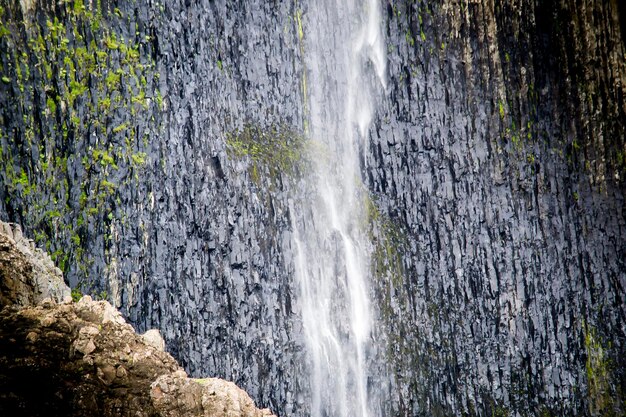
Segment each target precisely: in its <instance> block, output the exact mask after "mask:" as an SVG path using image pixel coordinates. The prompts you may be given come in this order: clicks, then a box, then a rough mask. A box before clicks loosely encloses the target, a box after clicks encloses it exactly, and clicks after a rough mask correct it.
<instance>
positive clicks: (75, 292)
mask: <svg viewBox="0 0 626 417" xmlns="http://www.w3.org/2000/svg"><path fill="white" fill-rule="evenodd" d="M81 298H83V293H82V292H81V291H80V288H72V301H74V302H75V303H77V302H79V301H80V299H81Z"/></svg>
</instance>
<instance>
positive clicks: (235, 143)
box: [226, 125, 308, 180]
mask: <svg viewBox="0 0 626 417" xmlns="http://www.w3.org/2000/svg"><path fill="white" fill-rule="evenodd" d="M226 145H227V152H228V154H229V155H230V156H231V157H234V158H244V157H247V158H249V159H250V161H251V166H250V169H251V172H253V173H254V174H253V175H252V177H257V178H259V177H260V173H261V172H263V173H266V174H267V175H269V179H271V180H275V179H277V178H278V177H279V176H281V175H286V176H287V177H297V176H299V175H300V174H301V173H302V172H303V171H304V170H305V169H306V167H307V158H306V155H307V152H308V145H307V141H306V139H305V138H304V136H303V135H301V134H299V133H298V132H296V131H294V130H293V129H290V128H288V127H286V126H272V127H270V128H268V129H262V128H260V127H258V126H255V125H246V126H245V127H244V128H243V129H242V130H239V131H235V132H231V133H229V134H228V135H227V137H226Z"/></svg>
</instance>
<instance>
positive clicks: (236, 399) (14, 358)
mask: <svg viewBox="0 0 626 417" xmlns="http://www.w3.org/2000/svg"><path fill="white" fill-rule="evenodd" d="M0 226H4V225H2V224H0ZM5 230H6V229H0V242H1V244H2V246H1V247H0V251H1V252H0V254H1V256H2V262H1V263H0V273H1V277H2V283H3V284H11V283H13V281H16V282H20V283H21V284H23V286H21V287H20V286H16V285H14V286H10V289H11V291H4V290H5V289H6V288H9V286H8V285H4V288H3V293H2V296H3V298H2V300H3V302H4V308H3V309H2V311H0V415H6V416H86V415H90V416H167V417H178V416H180V417H183V416H185V417H187V416H198V417H200V416H229V417H261V416H271V413H270V412H269V410H259V409H257V408H256V407H255V405H254V402H253V401H252V400H251V399H250V397H249V396H248V395H247V394H246V393H245V392H244V391H243V390H241V389H240V388H238V387H237V386H236V385H235V384H233V383H230V382H226V381H224V380H220V379H216V378H209V379H206V380H195V379H191V378H188V377H187V374H186V373H185V372H184V371H183V370H182V368H181V367H180V366H179V365H178V364H177V363H176V361H175V360H174V359H173V358H172V356H171V355H169V354H168V353H166V352H165V351H164V350H163V346H164V344H163V340H162V339H161V338H160V336H159V334H158V332H157V331H154V330H152V331H149V332H147V333H146V334H145V335H138V334H137V333H135V331H134V329H133V327H132V326H131V325H130V324H128V323H126V321H125V320H124V318H123V317H122V316H121V314H120V313H119V312H118V311H117V310H116V309H115V308H113V307H112V306H111V304H109V303H108V302H107V301H94V300H93V299H92V298H91V297H90V296H84V297H82V298H81V299H80V301H78V302H72V300H71V298H69V299H67V297H64V298H63V300H62V301H63V302H62V303H59V302H57V301H55V300H54V299H53V297H48V298H46V299H45V300H42V301H40V302H38V303H35V302H34V301H33V300H35V299H37V297H35V296H33V294H31V292H33V288H39V287H35V286H34V285H33V282H32V281H33V280H41V279H43V278H45V274H43V273H42V275H40V276H37V277H36V278H35V277H34V276H33V275H32V271H33V270H37V268H40V266H37V264H38V263H40V262H41V259H44V260H45V259H47V260H48V261H49V259H48V258H46V257H45V256H42V252H41V251H34V252H35V253H37V254H38V256H32V255H28V254H26V251H25V249H24V248H23V247H20V246H19V245H17V244H16V243H15V241H14V240H13V239H12V238H10V237H9V236H7V234H6V233H5ZM15 231H16V228H15V227H13V229H12V232H13V236H16V233H15ZM19 241H20V240H19V237H18V242H19ZM29 247H30V246H29ZM30 249H31V251H32V247H30ZM45 263H46V264H47V261H46V262H45ZM11 278H15V279H14V280H13V281H11ZM22 279H23V281H22ZM48 279H49V280H50V281H54V282H55V283H56V286H55V288H57V289H59V288H60V287H61V286H63V285H64V284H63V281H62V276H61V275H60V274H55V275H54V276H51V277H48ZM58 279H60V280H61V281H60V282H59V281H58ZM22 291H23V292H22ZM68 291H69V289H68V288H67V286H65V288H64V289H63V290H62V291H60V292H58V293H59V294H63V293H65V292H68ZM34 293H35V294H37V295H40V294H41V293H40V292H39V291H37V290H34ZM35 304H38V305H35Z"/></svg>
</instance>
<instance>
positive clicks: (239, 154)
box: [0, 0, 626, 415]
mask: <svg viewBox="0 0 626 417" xmlns="http://www.w3.org/2000/svg"><path fill="white" fill-rule="evenodd" d="M193 3H194V4H191V2H188V1H185V2H183V1H169V0H168V1H164V2H163V3H161V2H147V3H142V2H137V3H135V2H133V1H93V2H88V1H85V2H82V1H74V2H72V1H70V2H60V3H53V4H48V3H46V4H45V5H42V4H39V3H38V2H28V1H26V2H21V3H19V4H17V3H15V2H7V1H4V2H0V4H1V5H2V10H1V14H2V16H1V19H2V27H1V28H0V34H1V36H0V50H1V51H2V55H1V57H0V59H1V60H2V61H1V62H2V67H1V68H0V72H1V73H2V74H1V75H2V82H1V83H0V112H1V117H2V123H0V127H1V129H0V132H1V136H0V141H1V143H2V147H1V150H2V153H1V154H0V159H1V160H2V167H3V169H2V170H1V172H0V178H2V180H1V182H0V185H1V186H0V213H2V217H4V218H6V219H8V220H11V221H15V222H19V223H21V224H22V225H23V226H24V227H25V229H26V230H27V232H28V233H29V234H31V235H33V236H35V237H37V240H38V241H39V242H40V243H41V244H47V245H48V249H49V251H50V252H51V253H53V255H54V257H55V258H56V261H57V264H59V265H60V266H61V268H62V269H64V271H65V272H66V276H68V277H69V280H70V282H71V284H72V285H73V286H75V285H81V286H82V290H83V291H84V292H91V293H93V294H98V295H101V296H106V297H107V298H108V299H109V300H110V301H112V303H113V304H115V305H116V306H118V307H119V308H120V309H121V311H122V312H123V313H124V314H125V315H126V316H127V317H128V318H129V319H130V321H132V322H133V323H134V324H135V325H136V326H137V327H139V329H140V330H144V329H145V328H149V327H158V328H160V329H161V331H162V333H163V335H164V337H165V339H166V342H167V345H168V348H169V350H170V351H171V352H172V353H173V354H174V355H175V356H176V357H177V358H178V359H179V360H180V361H181V363H182V364H183V365H184V366H185V367H186V369H187V370H188V371H190V372H192V373H194V374H198V373H200V372H202V373H203V374H214V375H216V376H220V377H224V378H228V379H232V380H234V381H235V382H237V383H238V384H239V385H240V386H242V387H244V388H245V389H246V390H247V391H248V392H249V393H250V394H251V395H252V397H253V398H254V399H255V400H257V403H259V404H262V405H263V406H270V407H271V408H272V409H273V410H276V411H277V412H278V414H279V415H290V414H291V413H292V412H293V413H295V414H299V413H304V412H306V405H305V404H306V400H305V399H304V398H303V397H302V395H299V393H305V394H306V391H307V388H306V386H307V376H306V372H305V370H304V368H305V361H304V360H303V353H302V345H303V341H302V331H301V329H300V326H301V325H300V322H299V320H298V315H299V312H298V306H297V299H296V297H297V291H296V287H295V284H294V282H293V261H292V256H293V255H292V251H291V249H290V234H289V228H290V221H289V212H288V209H287V200H288V198H296V197H297V195H298V191H297V189H298V188H299V187H298V184H297V181H298V176H299V174H300V173H301V171H302V170H303V169H304V168H303V167H302V164H301V160H300V158H301V157H302V156H303V154H304V153H305V152H304V151H303V146H302V133H303V131H304V128H305V126H306V124H305V120H304V119H305V117H306V107H305V105H304V104H303V103H305V102H306V100H305V99H304V98H303V97H304V94H305V93H306V89H307V86H306V77H305V76H304V74H305V72H304V67H303V62H304V60H303V55H304V54H306V50H305V48H304V46H303V45H304V42H303V39H305V38H306V33H307V30H308V27H309V26H308V21H307V7H306V2H295V3H293V4H284V3H280V4H269V3H266V2H257V1H252V2H241V4H238V3H237V4H236V3H235V2H227V3H226V4H225V3H223V2H211V1H201V2H193ZM382 7H383V9H384V13H383V15H384V22H383V24H384V25H385V28H386V37H387V39H386V42H387V44H388V49H387V53H388V72H389V74H388V76H389V81H390V82H389V88H388V91H387V95H386V97H385V98H384V100H383V105H382V108H381V109H380V110H379V112H378V115H377V119H376V122H375V127H374V128H373V129H372V136H371V143H370V144H369V146H368V147H366V149H364V156H363V162H364V165H363V174H364V179H365V182H366V185H367V186H368V188H369V189H370V191H371V194H372V201H371V207H370V209H369V212H370V218H371V221H372V225H371V236H372V240H373V246H372V254H373V256H372V260H373V262H372V263H373V265H372V269H373V271H374V272H375V273H374V275H375V276H376V277H377V278H376V279H375V280H374V282H373V285H372V287H373V288H372V295H373V297H375V298H376V299H377V301H378V302H377V305H378V310H379V315H380V317H381V320H382V322H384V323H386V324H387V325H386V326H383V327H381V330H380V332H381V335H380V337H381V340H385V341H386V343H387V344H388V346H383V347H381V349H382V350H384V351H385V355H386V356H387V360H388V361H389V363H390V364H391V366H390V369H394V370H396V371H395V372H394V373H393V385H392V390H393V392H394V394H393V396H392V401H390V402H389V407H390V409H394V410H396V411H398V410H399V412H400V414H407V415H433V414H437V413H440V414H450V413H454V414H459V413H461V412H464V413H468V414H475V413H477V414H481V415H485V414H492V413H505V412H509V411H511V412H513V411H515V410H517V411H520V412H530V413H539V412H554V413H556V414H559V413H562V412H568V413H573V412H575V413H577V414H584V413H595V412H597V411H598V412H599V411H600V410H601V409H602V410H603V411H606V412H608V411H607V410H616V411H615V412H616V413H618V412H624V411H623V410H624V409H623V406H622V408H621V409H620V408H619V407H620V404H623V396H622V392H621V391H623V389H624V384H625V382H624V381H625V379H626V376H625V375H624V369H623V365H622V366H620V358H623V357H624V356H626V352H625V347H624V344H625V343H626V342H625V340H624V338H625V335H624V319H625V315H626V311H625V307H624V305H625V300H624V285H625V284H626V282H625V281H626V265H625V264H624V259H626V253H625V249H624V248H625V247H626V239H625V237H624V236H625V233H626V230H625V226H626V224H625V223H626V220H625V214H624V213H625V210H624V201H623V200H624V195H625V193H624V191H625V185H624V175H626V172H625V164H626V149H625V142H624V137H625V136H624V134H625V133H626V132H624V129H625V125H626V123H625V122H624V120H625V116H624V104H625V102H624V100H625V99H624V74H625V72H624V71H625V68H624V42H623V37H622V35H621V32H620V21H619V16H620V15H619V11H618V10H617V9H618V5H617V2H588V3H583V2H569V1H565V0H563V1H560V2H559V1H549V2H543V1H542V2H539V1H537V2H532V1H507V2H504V3H502V2H489V1H482V2H464V1H461V2H443V3H442V4H428V3H426V2H414V1H407V2H399V3H395V2H385V3H384V4H382ZM622 22H623V16H622ZM294 196H295V197H294ZM102 291H105V292H106V294H104V293H102Z"/></svg>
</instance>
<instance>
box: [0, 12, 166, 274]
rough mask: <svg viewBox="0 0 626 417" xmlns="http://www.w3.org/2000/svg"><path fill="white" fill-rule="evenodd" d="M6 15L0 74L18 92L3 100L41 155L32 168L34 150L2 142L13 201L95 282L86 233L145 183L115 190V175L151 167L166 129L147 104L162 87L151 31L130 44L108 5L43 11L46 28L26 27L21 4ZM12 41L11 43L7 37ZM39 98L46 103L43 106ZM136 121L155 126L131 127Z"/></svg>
mask: <svg viewBox="0 0 626 417" xmlns="http://www.w3.org/2000/svg"><path fill="white" fill-rule="evenodd" d="M5 6H6V7H5ZM107 7H108V6H107ZM0 8H2V12H1V13H0V38H1V39H2V40H1V42H2V43H3V45H4V46H5V47H6V51H5V52H6V53H3V56H2V57H0V65H1V67H0V76H2V82H4V83H5V84H10V83H13V82H14V83H15V85H16V87H17V88H14V89H6V88H5V90H7V91H6V92H7V95H6V96H3V97H7V98H6V99H4V98H3V99H2V100H0V101H2V102H3V104H4V105H7V103H8V105H9V106H10V108H9V109H8V111H9V112H10V113H11V114H12V115H13V116H12V117H13V118H14V119H15V120H16V121H20V122H21V123H23V125H24V126H27V128H26V129H25V131H24V135H23V137H24V142H25V143H26V145H27V147H28V149H38V150H39V155H38V157H37V158H35V159H34V162H31V161H33V159H32V158H31V155H30V154H29V153H28V152H30V151H28V152H27V151H26V150H25V148H24V147H21V146H18V145H17V144H16V143H14V142H13V141H12V140H4V141H3V142H2V146H1V147H0V149H1V152H0V167H1V168H0V170H1V171H3V172H0V175H3V176H4V178H5V179H6V182H7V191H8V194H9V195H8V196H7V198H6V204H7V205H9V206H11V209H12V210H14V211H15V212H18V213H21V214H22V215H23V216H24V218H23V221H24V223H25V224H24V225H25V226H26V227H30V228H32V229H35V230H44V231H46V234H40V236H39V240H40V242H42V243H46V244H48V246H49V247H50V249H51V251H52V252H55V253H56V252H58V248H59V247H63V249H64V250H63V251H62V253H61V252H58V253H56V255H55V256H56V258H57V260H58V262H60V263H63V268H64V269H65V268H69V263H70V262H73V263H75V266H76V268H75V269H74V270H79V271H81V272H80V273H81V274H82V276H83V278H85V279H87V271H88V269H89V265H90V263H89V262H88V259H86V258H85V256H86V255H85V253H86V252H85V251H84V248H83V247H82V246H83V245H85V244H87V243H86V242H83V241H82V240H81V239H80V238H79V237H78V236H79V235H78V229H79V228H81V227H84V225H85V223H90V222H97V221H98V217H102V216H104V215H105V213H108V212H111V210H110V207H111V206H112V204H114V201H115V200H116V198H119V196H118V195H117V194H118V193H119V192H120V191H119V189H120V187H122V186H123V187H131V186H134V185H135V184H136V183H138V181H139V180H138V178H137V182H135V183H132V182H131V181H127V182H125V183H124V184H115V183H114V182H113V181H112V179H111V178H116V177H114V176H112V174H113V173H114V171H115V170H117V169H119V167H118V164H120V165H122V164H124V165H126V166H133V167H138V166H141V165H143V163H144V162H145V152H144V150H145V147H146V146H148V145H149V144H148V143H147V142H145V141H144V140H143V138H144V137H145V133H146V131H156V130H158V124H159V123H160V122H159V119H160V118H159V117H155V115H157V114H159V113H160V112H161V110H162V108H161V106H160V105H158V106H157V105H156V104H154V105H151V103H150V101H149V100H147V98H146V97H151V96H154V94H155V93H154V91H156V88H155V86H156V80H158V73H156V71H155V70H154V67H155V66H154V63H153V62H152V61H151V60H150V55H149V54H146V55H145V56H142V54H141V53H140V51H143V49H142V45H141V43H142V42H144V40H145V42H148V41H149V39H148V40H146V39H147V37H148V34H142V33H139V30H138V29H136V32H138V33H137V36H135V37H133V38H132V39H131V40H124V38H123V36H122V35H121V33H120V32H119V31H118V30H117V29H115V28H117V27H121V26H123V25H125V24H126V21H125V20H124V21H123V22H121V21H119V16H117V15H116V14H115V13H112V14H108V13H105V14H104V15H103V9H102V4H101V1H100V0H96V1H89V2H86V1H85V0H72V1H62V2H60V3H58V4H57V5H56V6H55V7H54V8H41V9H37V10H36V15H37V19H38V21H40V22H45V24H43V25H32V24H27V22H23V21H22V20H21V19H22V14H21V12H20V11H19V6H17V3H10V2H8V0H0ZM105 12H106V10H105ZM103 16H107V17H106V18H103ZM120 23H121V25H120ZM8 34H11V40H10V42H8V41H5V40H4V36H6V35H8ZM146 47H147V48H149V47H150V45H146ZM126 77H128V80H127V79H126ZM123 78H124V85H123V86H122V79H123ZM35 80H37V82H35ZM34 97H35V98H36V97H44V102H43V103H41V104H40V103H39V102H37V101H35V99H34ZM11 103H20V104H19V105H17V104H11ZM139 110H141V111H139ZM135 119H137V120H135ZM113 121H114V122H113ZM112 123H115V125H113V126H112V125H111V124H112ZM133 124H134V125H140V126H147V127H146V128H145V130H144V129H143V128H142V130H140V131H137V129H127V128H128V126H131V125H133ZM122 127H123V128H122ZM7 128H8V125H0V138H2V137H13V136H14V132H12V131H11V132H7ZM126 130H128V134H125V135H124V137H126V138H127V139H128V138H130V140H129V141H128V142H127V144H126V146H124V147H120V146H119V141H120V139H121V138H120V136H121V135H122V133H123V132H125V131H126ZM70 152H71V153H72V157H71V159H72V160H75V158H76V159H77V160H79V161H82V166H83V167H84V170H80V171H79V172H78V178H77V181H76V182H75V184H80V185H78V186H76V185H73V186H72V187H73V188H78V189H77V190H76V189H70V187H69V185H68V181H67V178H68V176H67V170H68V156H69V153H70ZM72 163H73V162H70V165H72ZM135 171H137V170H135ZM27 173H28V175H27ZM135 175H136V172H135ZM75 191H78V193H75ZM72 196H76V197H74V198H75V199H76V200H77V201H72ZM43 202H45V203H43ZM94 226H95V225H94V224H92V225H91V226H90V227H94ZM96 228H97V226H96Z"/></svg>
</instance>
